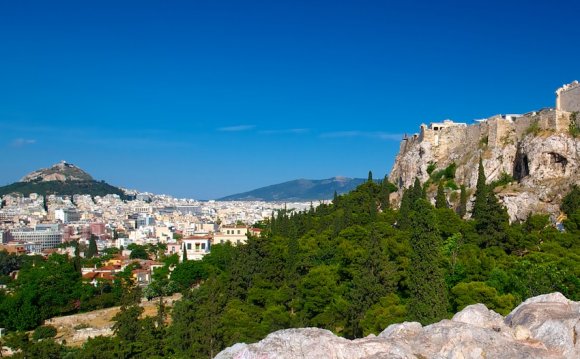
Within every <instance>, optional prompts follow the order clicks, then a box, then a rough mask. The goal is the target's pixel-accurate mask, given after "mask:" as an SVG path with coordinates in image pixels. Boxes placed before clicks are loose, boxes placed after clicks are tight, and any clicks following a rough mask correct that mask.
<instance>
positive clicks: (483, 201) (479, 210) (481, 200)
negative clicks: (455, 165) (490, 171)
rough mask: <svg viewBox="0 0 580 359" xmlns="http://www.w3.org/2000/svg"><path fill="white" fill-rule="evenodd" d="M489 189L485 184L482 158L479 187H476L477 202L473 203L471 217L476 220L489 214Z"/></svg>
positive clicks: (478, 176)
mask: <svg viewBox="0 0 580 359" xmlns="http://www.w3.org/2000/svg"><path fill="white" fill-rule="evenodd" d="M488 192H489V188H488V187H487V185H486V184H485V170H484V168H483V162H482V160H481V157H480V158H479V168H478V174H477V185H476V187H475V201H474V202H473V210H472V211H471V217H472V218H474V219H476V220H477V219H478V218H481V216H483V215H484V213H485V212H487V197H488Z"/></svg>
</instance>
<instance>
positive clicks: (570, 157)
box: [389, 110, 580, 221]
mask: <svg viewBox="0 0 580 359" xmlns="http://www.w3.org/2000/svg"><path fill="white" fill-rule="evenodd" d="M571 116H572V115H571V114H570V113H567V112H563V111H553V110H546V111H540V112H539V113H535V112H534V113H533V114H527V115H524V116H521V117H518V118H517V119H513V120H510V119H505V118H502V117H501V116H495V117H492V118H489V119H487V120H485V121H484V122H481V123H476V124H472V125H468V126H458V125H452V126H450V127H447V128H443V129H439V130H437V131H435V130H432V129H429V128H428V127H427V126H423V127H422V128H421V129H420V133H419V134H416V135H414V136H412V137H406V138H404V139H403V141H402V143H401V146H400V150H399V153H398V155H397V158H396V160H395V163H394V165H393V168H392V170H391V173H390V175H389V180H390V181H391V182H393V183H395V184H396V185H397V186H398V187H399V191H398V192H397V193H393V194H392V198H391V200H392V202H394V204H398V203H399V202H400V199H401V195H402V191H403V189H404V188H408V187H409V186H411V185H412V184H413V182H414V179H415V178H416V177H417V178H419V180H420V181H421V183H425V182H426V181H427V180H428V179H429V178H430V176H431V175H430V173H431V174H433V173H436V172H437V171H442V170H443V169H445V168H447V167H448V166H450V165H451V164H452V163H453V164H455V166H456V172H455V178H454V181H455V183H456V185H458V186H459V185H465V186H466V188H467V189H468V190H470V193H471V194H473V191H474V189H475V186H476V183H477V174H478V162H479V158H480V157H481V158H482V160H483V166H484V169H485V174H486V176H487V182H488V183H490V182H493V181H497V180H499V179H501V178H504V179H505V178H506V176H512V177H513V181H512V182H511V183H510V184H509V185H506V186H503V185H502V186H498V187H497V188H496V192H497V194H498V197H499V199H500V201H501V202H502V203H503V204H504V205H505V206H506V208H507V210H508V214H509V216H510V219H511V220H512V221H513V220H525V219H526V218H527V217H528V215H529V214H530V213H548V214H551V215H553V216H554V218H556V217H557V216H558V215H559V205H560V203H561V201H562V197H563V196H564V195H565V194H566V193H567V192H568V191H569V190H570V188H571V186H572V185H574V184H580V137H574V136H572V135H571V134H570V133H569V126H570V123H571ZM450 123H452V122H450ZM452 124H453V123H452ZM435 191H436V186H435V185H433V186H431V187H430V188H429V189H428V193H429V196H430V197H431V198H434V196H435ZM453 192H455V193H453ZM447 196H448V199H449V202H450V204H451V205H452V206H456V205H457V204H458V198H459V196H458V191H457V190H456V191H453V190H451V189H448V190H447Z"/></svg>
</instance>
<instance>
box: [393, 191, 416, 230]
mask: <svg viewBox="0 0 580 359" xmlns="http://www.w3.org/2000/svg"><path fill="white" fill-rule="evenodd" d="M411 192H412V188H408V189H405V190H403V197H402V198H401V207H400V208H399V218H398V220H397V223H398V226H399V228H400V229H402V230H406V229H409V227H411V220H410V214H411Z"/></svg>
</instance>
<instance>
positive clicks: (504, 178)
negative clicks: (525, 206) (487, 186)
mask: <svg viewBox="0 0 580 359" xmlns="http://www.w3.org/2000/svg"><path fill="white" fill-rule="evenodd" d="M513 181H515V179H514V177H513V176H512V175H510V174H509V173H506V172H502V173H501V175H500V176H499V178H498V179H497V180H495V181H493V182H492V183H491V188H495V187H499V186H505V185H507V184H510V183H511V182H513Z"/></svg>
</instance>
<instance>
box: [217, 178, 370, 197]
mask: <svg viewBox="0 0 580 359" xmlns="http://www.w3.org/2000/svg"><path fill="white" fill-rule="evenodd" d="M365 181H366V179H364V178H350V177H343V176H335V177H331V178H326V179H321V180H311V179H306V178H299V179H295V180H291V181H286V182H282V183H278V184H273V185H269V186H265V187H260V188H257V189H254V190H251V191H246V192H242V193H237V194H233V195H229V196H225V197H221V198H219V199H218V201H314V200H326V199H332V198H333V196H334V192H335V191H336V193H337V194H343V193H347V192H350V191H351V190H353V189H355V188H356V187H357V186H358V185H360V184H362V183H364V182H365Z"/></svg>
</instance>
